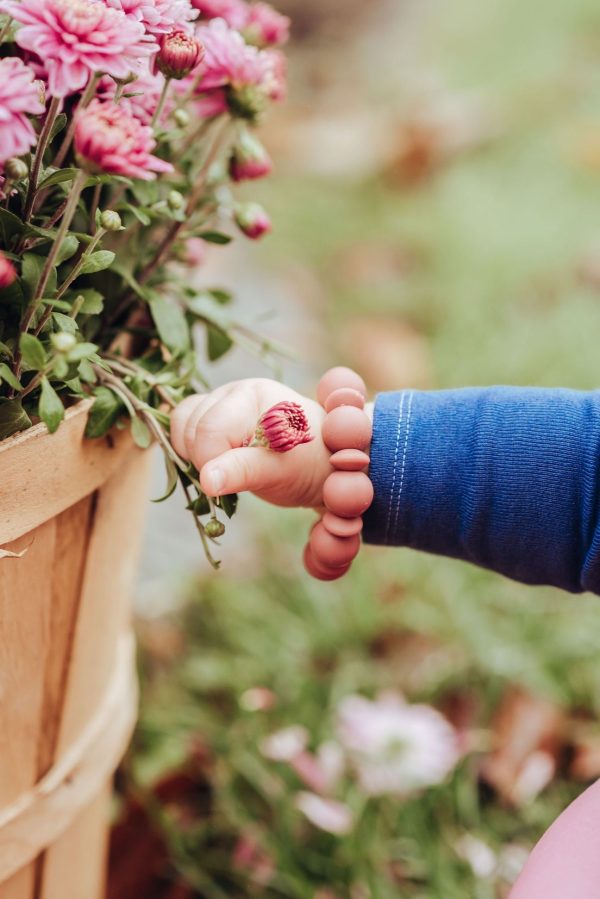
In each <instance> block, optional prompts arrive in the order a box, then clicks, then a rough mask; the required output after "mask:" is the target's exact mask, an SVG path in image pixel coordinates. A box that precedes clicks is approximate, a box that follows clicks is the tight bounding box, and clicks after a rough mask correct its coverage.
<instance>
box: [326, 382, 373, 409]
mask: <svg viewBox="0 0 600 899" xmlns="http://www.w3.org/2000/svg"><path fill="white" fill-rule="evenodd" d="M323 406H324V409H325V411H326V412H331V410H332V409H337V407H338V406H356V408H357V409H364V408H365V398H364V396H363V395H362V393H359V391H358V390H353V389H352V387H339V388H338V389H337V390H334V391H333V393H330V394H329V396H328V397H327V399H326V400H325V402H324V404H323Z"/></svg>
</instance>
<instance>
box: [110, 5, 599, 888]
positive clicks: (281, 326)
mask: <svg viewBox="0 0 600 899" xmlns="http://www.w3.org/2000/svg"><path fill="white" fill-rule="evenodd" d="M280 6H281V7H282V8H284V9H286V10H289V11H290V14H291V15H292V16H293V17H294V19H295V22H296V38H295V43H294V46H293V48H292V92H291V98H290V101H289V103H288V106H287V109H286V110H285V111H283V112H281V113H278V114H277V115H276V116H275V117H274V118H273V119H272V120H271V121H270V123H269V124H268V127H267V134H266V142H267V145H268V146H269V149H270V150H271V152H272V154H273V155H274V157H275V158H276V159H278V160H280V164H279V171H278V173H277V174H276V177H275V178H273V179H272V180H271V181H270V182H269V183H265V184H261V185H260V186H259V188H258V189H257V187H256V186H254V187H253V188H252V190H251V195H252V197H256V196H257V193H258V195H259V196H258V199H260V200H261V201H262V202H265V204H266V205H268V207H269V208H270V210H271V211H272V213H273V217H274V220H275V223H276V229H275V234H274V235H273V237H271V238H270V239H269V241H268V242H265V244H264V245H263V247H262V248H261V254H260V255H261V259H260V263H259V264H260V266H261V269H260V277H258V276H257V280H256V283H255V284H254V286H253V284H252V275H251V274H250V276H249V275H248V273H247V269H245V267H244V266H245V256H244V251H243V248H242V249H241V250H240V256H239V266H238V268H239V270H240V272H241V274H240V275H239V276H238V281H239V285H238V286H239V287H240V293H241V294H243V293H244V292H247V294H249V295H250V296H251V297H252V311H253V314H254V315H255V316H257V317H258V316H260V314H261V313H262V312H263V311H265V310H268V309H273V308H276V309H277V310H278V313H279V315H278V317H277V323H276V324H275V325H274V329H275V331H276V332H277V336H278V337H282V338H283V339H284V340H285V341H286V342H287V343H288V344H290V345H292V346H293V347H294V349H295V350H296V351H297V352H298V354H299V356H300V357H301V359H302V365H301V366H297V367H295V368H294V367H289V366H287V367H286V368H285V370H284V376H285V377H286V378H287V379H289V380H292V381H293V382H295V384H296V386H300V387H301V388H302V387H303V388H304V389H305V390H307V391H312V389H314V383H315V381H316V378H317V377H318V375H319V374H320V373H321V372H322V371H323V370H324V369H325V368H326V367H327V366H328V365H329V364H330V363H332V362H345V363H348V364H351V365H354V366H356V367H358V368H359V370H361V371H362V373H363V374H364V375H365V376H366V378H367V380H368V382H369V384H370V387H371V388H372V390H373V391H374V392H376V391H379V390H387V389H396V388H400V387H403V386H407V385H411V386H415V387H419V388H442V387H451V386H458V385H474V384H491V383H513V384H537V385H561V386H568V387H573V388H582V389H590V388H594V387H596V386H597V384H598V380H599V376H600V362H599V361H598V358H599V357H598V341H599V338H600V8H599V7H598V5H597V3H595V2H594V0H569V2H566V0H530V2H529V3H527V4H523V3H519V2H517V0H505V2H503V3H493V2H491V0H485V2H481V0H455V2H453V3H449V2H442V0H413V2H408V0H405V2H400V0H390V2H384V0H378V2H376V0H371V2H370V3H368V4H365V3H364V2H358V0H310V2H309V0H289V2H288V3H287V4H285V3H283V2H282V3H281V4H280ZM247 190H248V188H247ZM249 195H250V194H249ZM215 252H217V253H218V251H215ZM215 271H216V272H217V274H218V276H219V277H220V278H221V280H223V281H224V282H227V281H228V280H233V281H235V280H236V278H235V274H234V273H231V272H228V271H223V270H220V269H219V263H218V261H217V263H216V269H215ZM265 272H267V275H265ZM211 274H213V272H211ZM286 322H287V323H288V324H287V329H286ZM299 322H300V326H299V325H298V323H299ZM237 358H238V361H237V363H234V369H233V370H230V369H227V370H226V372H224V374H225V373H226V374H227V375H230V374H231V373H232V371H233V373H235V374H236V376H241V375H243V374H244V373H246V372H247V371H249V370H250V369H247V368H246V367H245V363H244V361H243V359H242V360H240V358H239V356H238V357H237ZM235 365H237V366H238V368H237V369H235ZM242 505H243V507H244V511H243V513H242V515H241V516H240V519H239V522H238V523H236V524H235V526H234V527H235V528H237V529H238V530H237V532H236V533H237V542H238V543H239V549H236V548H235V546H233V545H231V544H228V543H225V545H224V547H223V555H224V558H225V562H226V564H225V565H224V568H223V571H222V573H220V574H219V575H217V576H209V575H208V574H200V575H199V576H198V578H197V579H194V580H193V581H191V582H190V583H188V584H187V585H186V588H185V590H184V591H183V592H184V594H185V595H184V597H183V598H182V599H181V601H179V603H178V604H177V607H176V609H175V610H174V611H172V612H170V613H169V614H166V615H160V616H154V617H147V616H146V617H143V618H141V619H140V624H139V631H140V638H141V647H142V651H141V664H142V672H143V684H144V699H143V706H142V720H141V724H140V727H139V730H138V734H137V738H136V741H135V745H134V748H133V750H132V753H131V755H130V758H129V760H128V762H127V765H126V767H125V769H124V771H123V775H122V782H121V785H120V787H121V789H120V794H121V795H120V799H119V803H118V811H119V819H118V820H119V823H118V825H117V828H116V830H115V838H114V840H113V849H112V879H111V888H110V896H111V899H124V897H128V899H129V897H131V896H133V895H136V896H137V895H139V896H144V897H145V899H152V897H168V899H186V897H187V899H191V897H202V899H221V897H225V896H227V897H244V896H259V897H269V899H271V897H273V899H275V897H290V899H313V897H314V899H346V897H348V899H388V897H389V899H391V897H398V896H402V897H404V896H406V897H418V899H426V897H427V899H454V897H456V899H464V897H465V896H473V897H477V899H499V897H505V896H506V895H507V893H508V890H509V886H510V883H511V882H512V881H513V880H514V878H515V876H516V873H517V872H518V870H519V867H520V865H521V864H522V862H523V858H524V856H525V853H526V851H527V850H528V849H529V848H530V846H531V845H532V844H533V843H534V842H535V840H536V839H537V838H538V837H539V835H540V834H541V833H542V831H543V830H544V828H545V827H546V826H547V825H548V824H549V823H550V822H551V820H552V819H553V818H554V817H555V816H556V815H557V814H558V813H559V811H560V810H561V809H562V808H563V807H564V805H565V804H566V803H567V802H568V801H569V800H570V799H571V798H572V797H574V796H575V795H576V794H577V793H578V792H579V791H581V789H582V788H583V787H584V785H585V784H586V783H587V782H590V781H591V780H593V779H595V778H596V777H597V776H598V775H600V728H599V727H598V724H597V720H598V713H599V711H600V678H599V677H598V670H599V669H598V662H597V643H598V638H597V635H598V633H600V605H599V604H598V600H597V599H595V598H591V597H569V596H565V595H562V594H559V593H557V592H556V591H552V590H549V589H541V588H536V589H532V588H525V587H521V586H520V585H517V584H513V583H510V582H508V581H506V580H504V579H501V578H499V577H496V576H493V575H491V574H488V573H486V572H481V571H478V570H475V569H473V568H470V567H469V566H466V565H462V564H459V563H454V562H451V561H448V560H442V559H434V558H429V557H426V556H421V555H418V554H415V553H412V552H409V551H405V550H398V551H393V550H392V551H390V550H381V549H376V548H372V549H365V550H364V551H363V553H362V555H361V558H360V559H359V561H358V562H357V563H356V564H355V566H354V568H353V571H352V573H351V575H350V576H349V577H348V578H346V579H345V580H343V581H342V582H340V583H338V584H334V585H322V584H317V583H314V582H312V581H310V580H309V579H308V578H307V577H306V576H305V575H304V574H303V572H302V569H301V564H300V555H301V547H302V544H303V539H304V536H305V532H306V527H307V524H308V523H309V522H310V520H311V516H310V515H308V514H307V513H292V512H283V511H278V510H270V509H267V508H264V507H262V506H261V505H260V504H258V503H256V502H254V501H253V500H252V499H249V498H244V500H243V503H242ZM173 589H174V591H175V588H173ZM257 688H260V689H259V690H258V692H257ZM382 690H385V691H395V692H398V693H401V694H403V695H404V696H405V697H406V698H407V699H408V700H409V701H410V702H424V703H429V704H431V705H433V706H435V707H436V708H437V709H439V710H440V711H441V712H442V713H443V714H444V715H445V716H446V717H447V718H448V720H450V721H451V722H452V724H453V725H454V727H455V728H456V731H457V734H458V735H459V739H460V741H461V746H462V748H463V757H462V759H461V761H460V762H459V764H458V765H457V767H456V769H455V770H454V772H453V773H452V775H451V776H450V777H449V778H448V779H447V780H446V781H445V782H444V783H443V784H442V785H440V786H436V787H435V788H432V789H431V790H429V791H425V792H423V793H420V794H417V795H411V796H409V797H407V798H405V799H398V798H395V797H389V796H388V797H381V798H375V799H373V798H371V799H366V798H365V797H364V796H361V795H360V791H358V790H357V788H356V785H355V784H353V783H352V782H351V781H350V780H345V781H343V783H341V785H339V786H338V788H337V792H336V797H337V800H338V801H340V802H343V803H344V805H345V806H347V807H348V808H350V809H351V810H352V813H353V815H354V821H355V826H354V827H353V829H352V830H351V831H350V832H349V833H347V834H345V835H343V836H342V835H338V836H336V835H333V834H331V833H328V832H326V831H325V830H323V829H322V828H319V827H317V826H314V825H313V824H311V823H310V822H309V821H308V820H307V819H306V817H305V816H303V815H302V814H301V812H300V811H299V810H298V809H297V808H296V807H295V798H296V797H297V795H298V793H299V791H302V790H305V789H306V787H307V783H306V780H304V782H303V777H302V775H301V774H299V773H298V771H296V770H294V768H293V766H291V765H289V764H286V763H284V762H277V761H274V760H272V759H269V758H268V757H267V756H266V755H265V752H264V740H265V738H267V737H268V736H269V735H272V734H273V733H276V732H278V731H280V730H281V729H282V728H287V727H289V726H298V725H301V726H302V727H304V728H306V731H307V732H308V745H309V748H310V750H316V749H317V747H318V746H320V745H322V743H323V742H324V741H328V740H331V738H332V736H333V735H334V730H335V726H334V723H335V715H336V708H337V707H338V704H339V702H340V700H341V699H342V698H343V697H345V696H347V695H349V694H353V693H360V694H362V695H365V696H368V697H374V696H376V695H377V694H378V693H379V692H380V691H382ZM248 691H250V692H248ZM261 697H262V698H261ZM261 747H263V748H261Z"/></svg>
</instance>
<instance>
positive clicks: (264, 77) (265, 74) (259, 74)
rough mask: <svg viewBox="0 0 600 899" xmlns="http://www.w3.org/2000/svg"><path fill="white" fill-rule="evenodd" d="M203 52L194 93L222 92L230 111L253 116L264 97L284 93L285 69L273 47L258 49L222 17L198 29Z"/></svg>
mask: <svg viewBox="0 0 600 899" xmlns="http://www.w3.org/2000/svg"><path fill="white" fill-rule="evenodd" d="M197 35H198V38H199V39H200V41H201V42H202V44H203V46H204V49H205V51H206V53H205V57H204V62H203V63H202V65H201V67H200V69H199V72H200V73H201V75H202V77H201V80H200V82H199V85H198V93H206V92H211V91H222V90H223V89H224V88H227V93H226V94H225V95H223V97H224V99H225V100H226V102H227V103H228V106H229V109H230V111H231V112H232V113H233V114H234V115H237V116H240V117H241V118H247V119H251V120H253V119H255V118H256V117H257V116H258V115H259V114H260V113H261V112H262V110H263V109H264V107H265V106H266V104H267V101H268V100H274V99H279V98H280V97H283V96H285V69H284V67H283V66H282V63H281V60H280V58H279V54H278V53H277V51H274V50H259V49H258V48H257V47H251V46H249V45H248V44H246V42H245V41H244V39H243V37H242V36H241V34H239V32H237V31H235V30H234V29H232V28H230V27H229V26H228V25H227V23H226V22H225V21H224V20H223V19H213V20H212V21H211V22H209V23H208V24H207V25H203V26H201V27H200V28H199V29H198V32H197Z"/></svg>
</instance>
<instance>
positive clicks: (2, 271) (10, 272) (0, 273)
mask: <svg viewBox="0 0 600 899" xmlns="http://www.w3.org/2000/svg"><path fill="white" fill-rule="evenodd" d="M16 277H17V273H16V271H15V267H14V265H13V264H12V262H11V261H10V259H7V258H6V256H5V255H4V253H2V252H0V290H4V289H5V288H6V287H10V285H11V284H12V283H13V282H14V280H15V278H16Z"/></svg>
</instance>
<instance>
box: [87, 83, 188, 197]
mask: <svg viewBox="0 0 600 899" xmlns="http://www.w3.org/2000/svg"><path fill="white" fill-rule="evenodd" d="M155 146H156V141H155V140H154V136H153V132H152V128H150V127H149V126H148V125H142V123H141V122H139V121H138V120H137V119H136V118H134V117H133V116H132V115H131V113H130V112H129V110H127V109H125V107H123V106H116V105H115V104H114V103H102V102H100V100H92V102H91V103H90V105H89V106H88V107H87V109H83V110H81V111H80V112H78V113H77V114H76V124H75V152H76V153H77V156H78V157H79V159H80V160H81V161H82V163H83V164H84V166H85V167H86V168H87V169H88V170H90V171H96V172H98V171H100V172H110V173H111V174H114V175H126V176H129V177H130V178H141V179H142V180H144V181H151V180H153V179H154V178H155V177H156V173H157V172H171V171H173V167H172V166H171V165H170V164H169V163H168V162H165V161H164V159H159V158H158V157H157V156H153V155H152V150H153V149H154V147H155Z"/></svg>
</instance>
